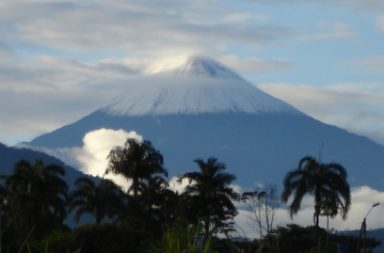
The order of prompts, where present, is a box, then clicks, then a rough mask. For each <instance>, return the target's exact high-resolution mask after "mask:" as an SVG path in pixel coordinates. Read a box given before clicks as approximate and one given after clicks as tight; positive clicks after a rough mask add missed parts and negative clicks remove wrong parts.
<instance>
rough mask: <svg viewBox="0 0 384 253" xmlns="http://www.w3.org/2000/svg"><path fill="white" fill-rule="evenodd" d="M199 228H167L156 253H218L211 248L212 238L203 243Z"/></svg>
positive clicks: (155, 250)
mask: <svg viewBox="0 0 384 253" xmlns="http://www.w3.org/2000/svg"><path fill="white" fill-rule="evenodd" d="M199 232H200V229H199V228H187V227H184V228H181V227H180V226H173V227H167V228H166V229H165V231H164V234H163V237H162V238H161V240H160V243H159V245H158V246H157V247H156V248H154V250H153V252H154V253H216V252H215V251H214V250H213V249H212V247H211V240H212V237H209V238H208V239H207V240H206V241H205V242H203V239H202V236H201V235H200V233H199Z"/></svg>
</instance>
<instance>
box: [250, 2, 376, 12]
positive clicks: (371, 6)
mask: <svg viewBox="0 0 384 253" xmlns="http://www.w3.org/2000/svg"><path fill="white" fill-rule="evenodd" d="M245 1H246V2H254V3H263V4H288V5H290V6H292V5H293V4H307V5H316V6H323V7H324V6H325V7H335V6H336V7H343V8H348V9H352V10H355V11H361V10H365V11H372V12H381V11H383V10H384V3H383V1H381V0H364V1H361V0H323V1H319V0H289V1H286V0H245Z"/></svg>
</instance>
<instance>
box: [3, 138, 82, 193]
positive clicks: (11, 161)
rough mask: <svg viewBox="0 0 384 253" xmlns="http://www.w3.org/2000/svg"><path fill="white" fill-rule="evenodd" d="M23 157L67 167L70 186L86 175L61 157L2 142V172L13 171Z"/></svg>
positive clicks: (66, 174)
mask: <svg viewBox="0 0 384 253" xmlns="http://www.w3.org/2000/svg"><path fill="white" fill-rule="evenodd" d="M21 159H24V160H27V161H29V162H33V161H35V160H37V159H41V160H43V161H44V163H45V164H56V165H60V166H62V167H63V168H64V169H65V172H66V173H65V180H66V181H67V183H68V186H70V187H71V186H72V185H73V182H74V181H75V180H76V178H78V177H80V176H84V174H83V173H82V172H80V171H78V170H76V169H74V168H72V167H70V166H67V165H65V164H64V163H63V162H62V161H60V160H59V159H57V158H55V157H53V156H49V155H47V154H45V153H42V152H38V151H34V150H31V149H27V148H13V147H7V146H6V145H4V144H2V143H0V174H1V175H9V174H11V173H12V170H13V167H14V165H15V163H16V162H17V161H19V160H21Z"/></svg>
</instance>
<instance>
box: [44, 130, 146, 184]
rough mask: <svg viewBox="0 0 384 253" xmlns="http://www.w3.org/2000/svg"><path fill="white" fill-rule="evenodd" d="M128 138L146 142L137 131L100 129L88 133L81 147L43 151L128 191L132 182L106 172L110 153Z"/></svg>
mask: <svg viewBox="0 0 384 253" xmlns="http://www.w3.org/2000/svg"><path fill="white" fill-rule="evenodd" d="M128 138H130V139H135V140H137V141H139V142H142V141H143V140H144V139H143V136H141V135H140V134H138V133H136V132H135V131H130V132H127V131H125V130H122V129H119V130H114V129H106V128H100V129H96V130H93V131H90V132H88V133H86V134H85V135H84V137H83V145H82V146H81V147H73V148H56V149H48V148H44V149H43V150H42V151H44V152H46V153H48V154H50V155H53V156H55V157H57V158H59V159H61V160H62V161H64V162H65V163H66V164H68V165H70V166H73V167H75V168H79V169H80V170H81V171H82V172H84V173H86V174H88V175H92V176H97V177H104V178H109V179H112V180H113V181H114V182H115V183H116V184H118V185H120V186H121V187H123V188H124V189H127V187H128V186H129V184H130V182H128V181H127V180H126V179H125V178H123V177H122V176H118V175H113V174H108V175H106V174H105V170H106V169H107V167H108V159H107V157H108V155H109V153H110V151H111V150H112V149H113V148H114V147H116V146H123V145H124V143H125V142H126V140H127V139H128Z"/></svg>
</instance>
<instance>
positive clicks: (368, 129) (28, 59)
mask: <svg viewBox="0 0 384 253" xmlns="http://www.w3.org/2000/svg"><path fill="white" fill-rule="evenodd" d="M0 31H1V34H2V36H1V37H0V107H1V108H2V110H0V120H1V122H2V123H1V124H0V142H3V143H6V144H8V145H13V144H16V143H18V142H21V141H28V140H31V139H32V138H34V137H36V136H38V135H40V134H42V133H46V132H49V131H52V130H54V129H56V128H58V127H61V126H63V125H65V124H69V123H71V122H73V121H75V120H77V119H79V118H81V117H83V116H84V115H86V114H88V113H90V112H92V111H94V110H95V109H97V108H99V107H101V106H103V105H104V104H105V103H107V102H108V101H110V100H111V98H113V97H115V96H116V95H118V94H119V92H120V91H122V90H123V89H124V80H126V79H128V78H131V77H132V76H135V75H140V74H141V73H142V72H143V70H144V69H145V68H146V66H147V65H148V64H150V63H151V62H152V61H154V60H158V59H162V58H166V57H170V56H178V55H182V54H198V55H204V56H208V57H212V58H214V59H216V60H218V61H220V62H222V63H223V64H225V65H227V66H228V67H230V68H232V69H233V70H234V71H236V72H238V73H239V74H240V75H242V76H243V77H244V78H245V79H247V80H248V81H250V82H251V83H252V84H254V85H256V86H258V87H260V88H262V89H263V90H264V91H266V92H268V93H270V94H272V95H274V96H276V97H278V98H281V99H284V100H285V101H287V102H289V103H291V104H292V105H294V106H295V107H297V108H298V109H300V110H302V111H303V112H305V113H308V114H309V115H311V116H312V117H315V118H317V119H320V120H321V121H323V122H326V123H330V124H333V125H337V126H340V127H342V128H346V129H347V130H350V131H353V132H355V133H359V134H362V135H366V136H368V137H370V138H372V139H373V140H374V141H376V142H379V143H382V144H384V85H383V83H382V82H383V81H384V71H383V68H384V46H383V39H384V1H382V0H332V1H330V0H326V1H324V0H323V1H320V0H318V1H317V0H284V1H283V0H268V1H266V0H238V1H227V0H204V1H203V0H195V1H178V0H177V1H176V0H158V1H149V0H148V1H143V0H140V1H122V0H111V1H98V0H83V1H74V0H73V1H71V0H67V1H65V0H63V1H59V0H3V1H1V3H0Z"/></svg>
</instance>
